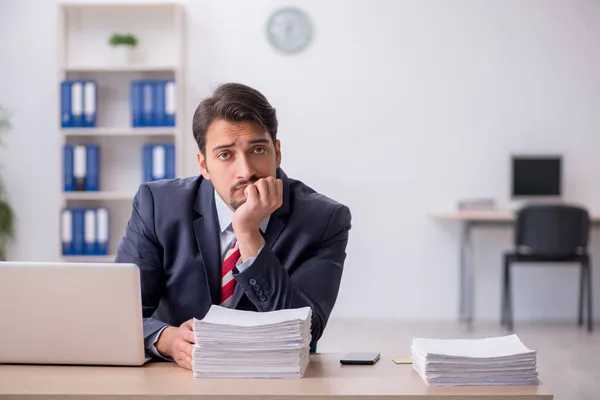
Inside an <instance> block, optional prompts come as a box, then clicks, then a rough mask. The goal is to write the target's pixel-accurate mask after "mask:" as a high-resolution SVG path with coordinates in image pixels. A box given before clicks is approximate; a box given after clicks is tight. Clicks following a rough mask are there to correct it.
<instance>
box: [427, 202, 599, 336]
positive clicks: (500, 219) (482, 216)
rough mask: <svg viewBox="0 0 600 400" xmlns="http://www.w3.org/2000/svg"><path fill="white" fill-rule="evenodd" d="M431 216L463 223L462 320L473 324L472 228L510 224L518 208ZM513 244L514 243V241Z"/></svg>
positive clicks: (593, 216) (594, 217)
mask: <svg viewBox="0 0 600 400" xmlns="http://www.w3.org/2000/svg"><path fill="white" fill-rule="evenodd" d="M431 216H432V217H434V218H437V219H440V220H447V221H458V222H460V223H461V224H462V232H461V239H460V243H461V244H460V289H459V319H460V321H461V322H465V323H467V324H468V325H471V323H472V322H473V314H474V308H475V300H474V299H475V267H474V265H473V251H474V250H473V245H472V242H471V230H472V228H473V227H475V226H498V225H511V224H512V223H514V221H515V211H514V210H507V209H496V210H489V211H488V210H482V211H472V210H469V211H459V210H456V211H446V212H433V213H431ZM590 219H591V222H592V224H599V223H600V214H598V213H592V214H591V215H590ZM511 245H512V243H511Z"/></svg>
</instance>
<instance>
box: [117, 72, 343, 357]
mask: <svg viewBox="0 0 600 400" xmlns="http://www.w3.org/2000/svg"><path fill="white" fill-rule="evenodd" d="M277 125H278V123H277V117H276V112H275V109H274V108H273V107H272V106H271V105H270V104H269V102H268V101H267V99H266V98H265V97H264V96H263V95H262V94H261V93H260V92H258V91H256V90H255V89H252V88H250V87H248V86H244V85H241V84H225V85H222V86H220V87H219V88H217V89H216V90H215V91H214V93H213V95H212V97H209V98H207V99H205V100H203V101H202V102H201V103H200V105H199V106H198V108H197V109H196V112H195V113H194V117H193V133H194V138H195V139H196V142H197V144H198V149H199V151H198V153H197V162H198V166H199V169H200V172H201V175H200V176H197V177H188V178H181V179H171V180H161V181H155V182H148V183H144V184H142V185H141V186H140V188H139V190H138V192H137V194H136V195H135V198H134V200H133V211H132V213H131V218H130V220H129V223H128V225H127V229H126V233H125V237H124V238H123V240H122V242H121V244H120V246H119V249H118V252H117V257H116V261H117V262H131V263H135V264H136V265H138V266H139V268H140V273H141V289H142V306H143V317H144V338H145V343H146V352H147V354H148V355H150V356H152V357H154V358H157V359H161V358H162V359H167V360H173V361H175V362H176V363H177V364H178V365H180V366H181V367H184V368H188V369H191V368H192V365H191V363H192V345H193V343H194V335H193V332H192V325H191V321H192V319H193V318H197V319H201V318H203V317H204V316H205V315H206V313H207V312H208V310H209V308H210V307H211V305H213V304H217V305H221V306H224V307H231V308H236V309H241V310H252V311H262V312H264V311H273V310H280V309H286V308H299V307H306V306H309V307H311V309H312V312H313V315H312V327H311V332H312V343H313V344H314V343H316V341H317V340H318V339H319V338H320V337H321V335H322V333H323V330H324V329H325V326H326V324H327V320H328V318H329V315H330V313H331V310H332V308H333V306H334V304H335V301H336V298H337V295H338V290H339V286H340V280H341V277H342V268H343V264H344V261H345V258H346V244H347V242H348V232H349V230H350V225H351V214H350V210H349V209H348V208H347V207H346V206H344V205H341V204H339V203H337V202H335V201H333V200H331V199H329V198H327V197H325V196H324V195H322V194H319V193H317V192H315V191H314V190H313V189H311V188H310V187H308V186H306V185H305V184H303V183H302V182H300V181H297V180H294V179H291V178H288V177H287V176H286V174H285V173H284V172H283V171H282V170H281V169H280V164H281V147H280V141H279V140H278V139H277Z"/></svg>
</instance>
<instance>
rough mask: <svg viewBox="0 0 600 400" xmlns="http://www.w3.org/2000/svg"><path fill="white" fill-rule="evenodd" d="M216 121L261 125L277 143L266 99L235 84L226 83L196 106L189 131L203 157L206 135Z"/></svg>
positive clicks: (274, 117) (274, 119)
mask: <svg viewBox="0 0 600 400" xmlns="http://www.w3.org/2000/svg"><path fill="white" fill-rule="evenodd" d="M216 119H224V120H227V121H230V122H242V121H251V122H256V123H258V124H260V125H262V126H263V127H264V128H265V129H266V130H267V132H269V135H270V136H271V139H272V140H273V144H275V140H276V139H277V115H276V112H275V109H274V108H273V107H272V106H271V104H269V102H268V101H267V98H266V97H265V96H264V95H263V94H262V93H260V92H259V91H258V90H256V89H253V88H251V87H249V86H246V85H242V84H239V83H226V84H224V85H221V86H219V87H218V88H217V89H216V90H215V91H214V92H213V94H212V96H211V97H208V98H206V99H204V100H202V101H201V102H200V104H199V105H198V107H197V108H196V111H195V112H194V119H193V121H192V131H193V132H194V139H196V143H197V144H198V149H199V150H200V151H201V152H202V153H203V154H206V132H207V130H208V127H209V125H210V124H211V123H212V122H213V121H214V120H216Z"/></svg>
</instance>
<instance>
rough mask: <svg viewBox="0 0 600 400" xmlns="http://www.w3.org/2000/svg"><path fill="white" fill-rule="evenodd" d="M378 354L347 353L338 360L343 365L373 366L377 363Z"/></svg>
mask: <svg viewBox="0 0 600 400" xmlns="http://www.w3.org/2000/svg"><path fill="white" fill-rule="evenodd" d="M379 357H380V355H379V353H372V352H367V353H348V354H346V355H345V356H344V357H342V359H341V360H340V363H341V364H343V365H373V364H375V363H376V362H377V361H379Z"/></svg>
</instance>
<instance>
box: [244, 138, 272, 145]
mask: <svg viewBox="0 0 600 400" xmlns="http://www.w3.org/2000/svg"><path fill="white" fill-rule="evenodd" d="M258 143H269V139H265V138H262V139H252V140H249V141H248V144H258Z"/></svg>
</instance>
